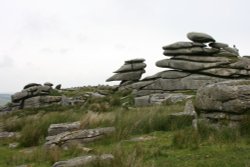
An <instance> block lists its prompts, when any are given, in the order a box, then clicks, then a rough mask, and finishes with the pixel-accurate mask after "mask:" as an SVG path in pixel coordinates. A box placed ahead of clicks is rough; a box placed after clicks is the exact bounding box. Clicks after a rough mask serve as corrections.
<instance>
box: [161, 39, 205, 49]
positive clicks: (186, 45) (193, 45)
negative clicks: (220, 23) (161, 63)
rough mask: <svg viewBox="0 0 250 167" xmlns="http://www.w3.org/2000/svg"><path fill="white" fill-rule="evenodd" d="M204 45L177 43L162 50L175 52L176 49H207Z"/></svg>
mask: <svg viewBox="0 0 250 167" xmlns="http://www.w3.org/2000/svg"><path fill="white" fill-rule="evenodd" d="M205 46H206V45H204V44H203V43H198V42H182V41H180V42H175V43H172V44H170V45H166V46H163V47H162V49H164V50H174V49H181V48H192V47H205Z"/></svg>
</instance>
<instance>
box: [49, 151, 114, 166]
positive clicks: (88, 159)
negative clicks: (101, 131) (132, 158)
mask: <svg viewBox="0 0 250 167" xmlns="http://www.w3.org/2000/svg"><path fill="white" fill-rule="evenodd" d="M113 159H114V156H113V155H112V154H102V155H85V156H81V157H76V158H73V159H69V160H66V161H58V162H56V163H54V164H53V166H52V167H84V166H88V165H91V164H93V163H95V162H103V163H110V162H111V161H112V160H113Z"/></svg>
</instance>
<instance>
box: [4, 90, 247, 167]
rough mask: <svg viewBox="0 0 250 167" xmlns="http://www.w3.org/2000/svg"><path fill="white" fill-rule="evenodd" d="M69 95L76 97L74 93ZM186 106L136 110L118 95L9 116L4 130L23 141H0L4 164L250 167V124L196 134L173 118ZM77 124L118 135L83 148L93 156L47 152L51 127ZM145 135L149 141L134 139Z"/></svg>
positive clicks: (78, 152)
mask: <svg viewBox="0 0 250 167" xmlns="http://www.w3.org/2000/svg"><path fill="white" fill-rule="evenodd" d="M82 92H84V91H82ZM75 93H77V95H79V92H77V91H76V92H75ZM68 94H70V95H71V96H74V95H75V94H74V91H71V92H70V93H68ZM124 97H125V98H124ZM121 98H122V100H120V99H121ZM124 103H125V104H128V105H123V104H124ZM183 108H184V104H175V105H161V106H151V107H141V108H134V107H133V105H132V103H131V99H130V97H129V96H128V95H127V94H126V93H124V92H123V93H121V92H120V93H118V94H115V95H112V96H108V97H106V98H104V99H90V100H89V101H88V102H87V104H86V105H85V106H75V107H60V106H51V107H47V108H41V109H36V110H25V111H19V112H16V113H12V114H10V115H5V116H3V117H1V118H0V121H1V122H2V123H3V124H4V125H5V126H4V129H5V130H8V131H19V132H20V133H21V135H22V137H21V138H20V139H14V138H13V139H9V140H1V141H0V166H1V167H5V166H6V167H8V166H17V165H22V164H28V165H30V166H34V167H48V166H51V165H52V164H53V163H54V162H56V161H59V160H66V159H69V158H72V157H76V156H80V155H86V154H103V153H111V154H113V155H114V156H115V160H114V161H113V162H112V164H111V165H109V166H110V167H117V166H119V167H159V166H162V167H165V166H166V167H190V166H197V167H217V166H218V167H222V166H223V167H224V166H226V167H248V166H250V137H249V134H248V132H249V127H250V125H249V126H248V125H247V126H244V127H243V128H241V129H240V130H235V129H224V130H222V131H215V130H211V129H209V128H205V127H200V129H199V130H198V131H196V130H194V129H192V126H191V120H190V118H180V119H176V118H174V117H172V116H170V115H169V114H170V113H173V112H181V111H183ZM78 120H80V121H81V126H82V128H95V127H106V126H114V127H116V132H115V134H113V135H112V136H110V137H109V138H106V139H102V140H100V141H98V142H94V143H89V144H86V145H84V147H87V148H91V149H92V151H90V152H86V150H85V149H83V148H82V146H72V147H70V148H69V149H68V150H63V149H62V148H54V149H52V150H46V149H44V148H43V143H44V142H45V141H44V138H45V136H46V135H47V129H48V127H49V125H50V124H52V123H61V122H72V121H78ZM141 136H143V137H145V138H146V139H149V140H146V141H131V140H130V139H131V138H135V137H141ZM16 141H18V142H19V143H20V146H19V147H18V148H9V144H10V143H13V142H16ZM92 166H93V167H98V166H99V167H100V166H104V165H103V164H99V163H97V164H93V165H92Z"/></svg>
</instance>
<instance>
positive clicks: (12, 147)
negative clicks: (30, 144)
mask: <svg viewBox="0 0 250 167" xmlns="http://www.w3.org/2000/svg"><path fill="white" fill-rule="evenodd" d="M18 146H19V143H10V144H9V148H11V149H15V148H17V147H18Z"/></svg>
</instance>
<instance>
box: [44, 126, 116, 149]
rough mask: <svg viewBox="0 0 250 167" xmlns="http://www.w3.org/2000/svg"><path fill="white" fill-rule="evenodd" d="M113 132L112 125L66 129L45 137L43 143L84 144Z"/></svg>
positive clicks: (46, 144) (49, 144)
mask: <svg viewBox="0 0 250 167" xmlns="http://www.w3.org/2000/svg"><path fill="white" fill-rule="evenodd" d="M113 132H115V128H114V127H106V128H96V129H85V130H76V131H72V132H70V131H67V132H63V133H60V134H57V135H55V136H48V137H46V141H47V142H46V143H45V146H46V147H51V146H55V145H57V146H64V145H67V144H72V143H82V144H84V143H88V142H92V141H96V140H98V139H101V138H104V137H105V136H107V135H109V134H112V133H113Z"/></svg>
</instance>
